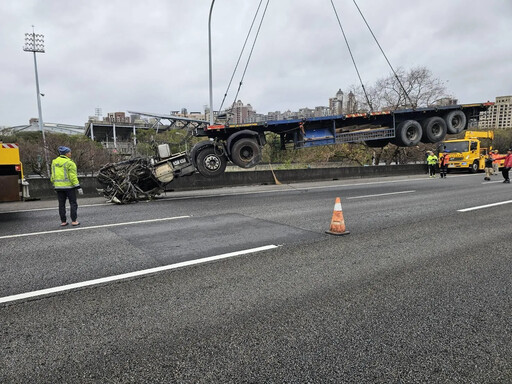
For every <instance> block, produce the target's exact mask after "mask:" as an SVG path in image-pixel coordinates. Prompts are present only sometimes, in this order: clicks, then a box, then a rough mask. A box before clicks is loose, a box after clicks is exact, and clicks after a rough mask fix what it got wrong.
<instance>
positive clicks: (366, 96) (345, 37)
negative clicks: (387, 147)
mask: <svg viewBox="0 0 512 384" xmlns="http://www.w3.org/2000/svg"><path fill="white" fill-rule="evenodd" d="M331 5H332V8H333V9H334V14H335V15H336V19H338V25H339V26H340V29H341V33H342V34H343V38H344V39H345V43H346V44H347V48H348V52H349V53H350V57H351V58H352V63H353V64H354V68H355V69H356V73H357V77H358V78H359V82H360V83H361V87H362V88H363V92H364V96H365V98H366V102H367V103H368V106H369V107H370V112H373V106H372V103H371V102H370V99H369V98H368V93H366V89H365V87H364V84H363V80H362V79H361V75H360V74H359V70H358V69H357V64H356V61H355V60H354V55H352V50H351V49H350V44H349V43H348V40H347V36H346V35H345V31H344V30H343V26H342V25H341V21H340V18H339V16H338V11H337V10H336V7H335V5H334V2H333V0H331Z"/></svg>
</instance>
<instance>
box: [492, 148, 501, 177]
mask: <svg viewBox="0 0 512 384" xmlns="http://www.w3.org/2000/svg"><path fill="white" fill-rule="evenodd" d="M491 157H492V160H493V162H492V173H493V174H494V175H497V174H498V173H499V170H500V163H499V161H498V160H496V158H497V157H499V155H498V150H497V149H495V150H494V151H492V152H491Z"/></svg>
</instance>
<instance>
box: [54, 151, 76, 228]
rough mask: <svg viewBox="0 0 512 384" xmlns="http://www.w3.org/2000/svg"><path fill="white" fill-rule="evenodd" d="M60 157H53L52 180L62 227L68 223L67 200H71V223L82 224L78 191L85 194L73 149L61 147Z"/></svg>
mask: <svg viewBox="0 0 512 384" xmlns="http://www.w3.org/2000/svg"><path fill="white" fill-rule="evenodd" d="M58 150H59V157H57V158H55V159H53V161H52V169H51V173H52V174H51V177H50V181H51V182H52V183H53V187H54V188H55V191H56V192H57V198H58V200H59V215H60V221H61V224H60V225H61V227H65V226H66V225H68V221H67V218H66V200H69V206H70V216H71V225H73V226H77V225H80V223H79V222H78V220H77V218H78V216H77V211H78V203H77V201H76V193H77V192H78V194H79V195H82V194H83V190H82V188H80V183H79V181H78V176H77V171H76V164H75V162H74V161H73V160H71V149H69V148H68V147H65V146H61V147H59V149H58Z"/></svg>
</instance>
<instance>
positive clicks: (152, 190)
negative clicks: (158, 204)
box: [97, 144, 196, 204]
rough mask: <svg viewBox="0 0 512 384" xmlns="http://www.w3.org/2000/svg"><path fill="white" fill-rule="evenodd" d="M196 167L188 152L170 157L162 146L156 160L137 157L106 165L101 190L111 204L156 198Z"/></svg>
mask: <svg viewBox="0 0 512 384" xmlns="http://www.w3.org/2000/svg"><path fill="white" fill-rule="evenodd" d="M195 170H196V169H195V166H194V164H192V162H191V161H190V158H189V156H188V154H187V153H186V152H180V153H176V154H171V151H170V149H169V145H168V144H161V145H159V146H158V148H157V155H156V156H154V157H136V158H133V159H129V160H125V161H121V162H118V163H109V164H106V165H104V166H103V167H102V168H101V169H100V171H99V173H98V176H97V180H98V182H99V183H100V184H101V185H102V187H103V188H102V189H101V190H100V191H101V192H102V193H103V195H104V196H105V197H106V198H107V199H108V200H109V201H111V202H113V203H116V204H126V203H131V202H136V201H139V200H149V199H153V198H155V197H156V196H157V195H159V194H161V193H162V192H163V191H164V188H165V185H167V184H169V183H170V182H171V181H173V180H174V178H175V177H180V176H188V175H191V174H193V173H194V172H195Z"/></svg>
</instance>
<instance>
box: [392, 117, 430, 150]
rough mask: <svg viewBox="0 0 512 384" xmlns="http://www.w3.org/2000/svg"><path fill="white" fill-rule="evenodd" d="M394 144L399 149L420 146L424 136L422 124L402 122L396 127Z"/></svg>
mask: <svg viewBox="0 0 512 384" xmlns="http://www.w3.org/2000/svg"><path fill="white" fill-rule="evenodd" d="M395 135H396V137H395V139H394V143H395V144H396V145H398V146H399V147H412V146H414V145H418V143H419V142H420V141H421V137H422V135H423V129H422V128H421V124H420V123H418V122H417V121H416V120H405V121H402V122H401V123H400V124H398V126H397V127H396V132H395Z"/></svg>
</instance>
